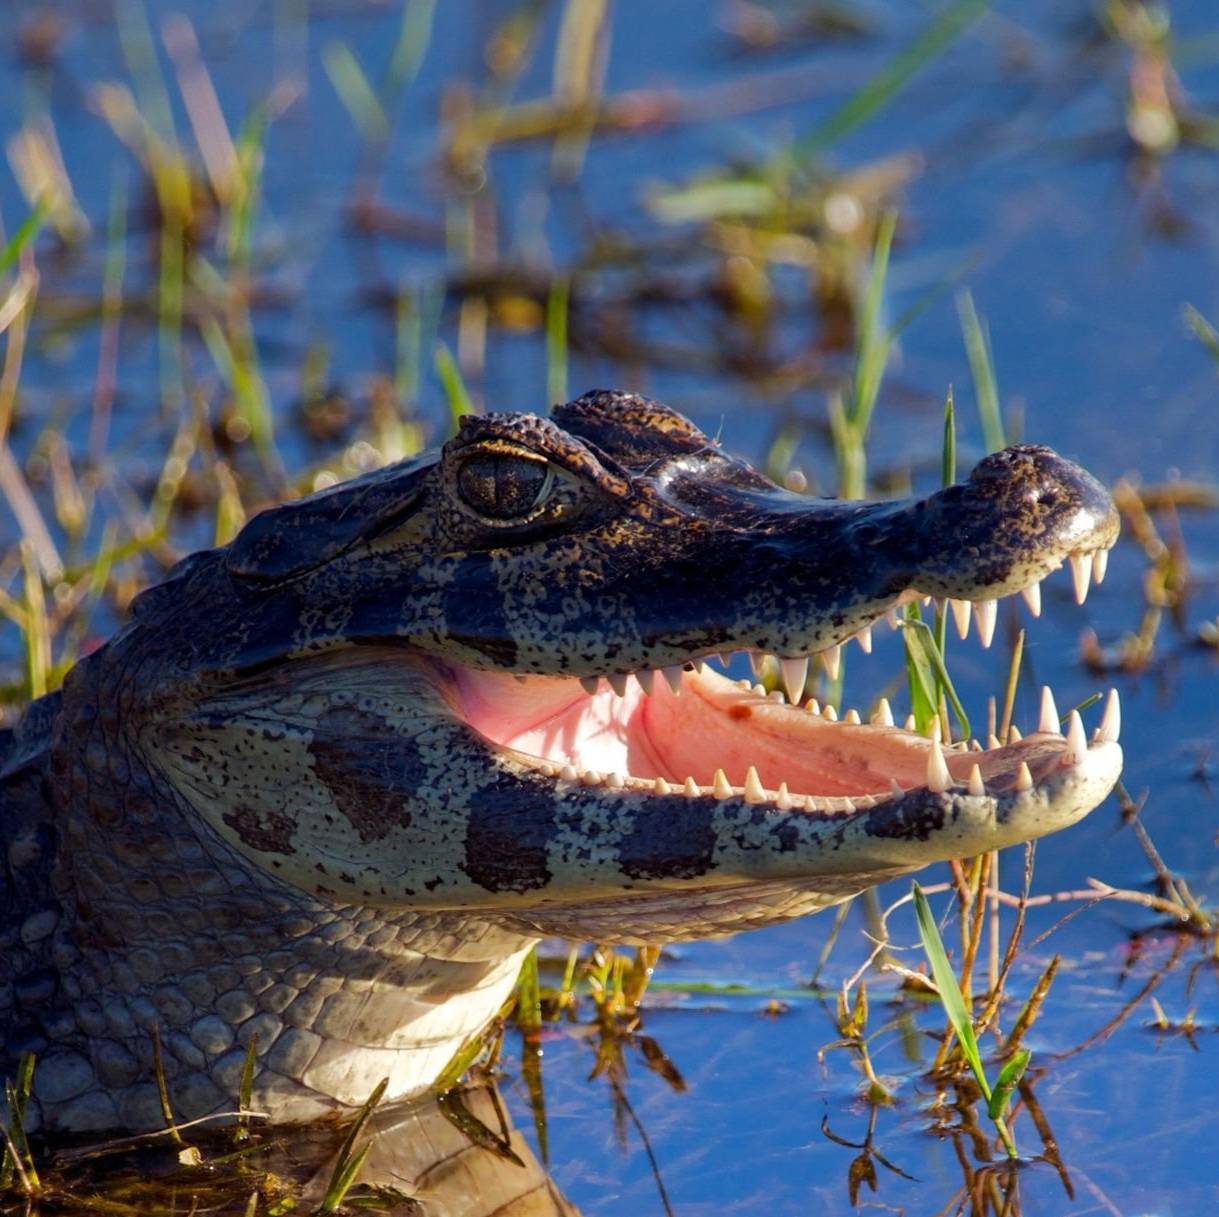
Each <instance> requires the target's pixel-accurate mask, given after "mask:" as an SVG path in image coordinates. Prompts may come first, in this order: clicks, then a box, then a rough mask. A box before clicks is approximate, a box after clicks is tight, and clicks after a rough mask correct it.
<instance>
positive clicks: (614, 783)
mask: <svg viewBox="0 0 1219 1217" xmlns="http://www.w3.org/2000/svg"><path fill="white" fill-rule="evenodd" d="M605 784H606V785H607V786H608V787H609V788H610V789H611V790H621V789H622V788H623V786H625V785H626V783H625V782H624V781H623V780H622V774H620V773H611V774H610V775H609V777H607V778H606V779H605Z"/></svg>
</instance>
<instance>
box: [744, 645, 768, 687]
mask: <svg viewBox="0 0 1219 1217" xmlns="http://www.w3.org/2000/svg"><path fill="white" fill-rule="evenodd" d="M745 656H746V658H747V659H748V660H749V671H750V673H751V674H752V675H753V678H754V680H757V678H758V675H759V673H760V672H761V671H762V664H763V663H764V662H765V661H766V656H765V655H758V654H755V653H754V652H753V651H746V652H745Z"/></svg>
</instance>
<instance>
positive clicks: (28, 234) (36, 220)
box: [0, 198, 51, 275]
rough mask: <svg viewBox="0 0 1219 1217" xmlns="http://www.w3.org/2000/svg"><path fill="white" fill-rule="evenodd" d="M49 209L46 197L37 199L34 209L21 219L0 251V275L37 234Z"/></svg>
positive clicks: (19, 255) (44, 221)
mask: <svg viewBox="0 0 1219 1217" xmlns="http://www.w3.org/2000/svg"><path fill="white" fill-rule="evenodd" d="M50 210H51V206H50V204H49V203H48V202H47V201H46V199H45V198H42V199H39V200H38V202H37V204H36V205H35V207H34V210H33V211H31V212H30V214H29V215H28V216H26V217H25V219H24V220H22V221H21V227H20V228H18V229H17V231H16V232H15V233H13V235H12V237H10V238H9V242H8V244H7V245H6V246H5V247H4V252H3V253H0V275H2V274H4V272H5V271H6V270H8V268H9V267H10V266H12V265H13V263H14V262H16V261H17V259H18V258H19V257H21V251H22V250H23V249H24V248H25V247H26V246H27V245H28V244H29V243H30V242H31V241H32V240H33V239H34V238H35V237H36V236H37V235H38V230H39V229H40V228H41V227H42V226H43V224H45V223H46V219H47V215H48V214H49V213H50Z"/></svg>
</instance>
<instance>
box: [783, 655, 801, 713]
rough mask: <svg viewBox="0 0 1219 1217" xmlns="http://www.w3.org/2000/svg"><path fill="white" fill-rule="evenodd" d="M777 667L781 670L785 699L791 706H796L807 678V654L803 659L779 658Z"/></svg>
mask: <svg viewBox="0 0 1219 1217" xmlns="http://www.w3.org/2000/svg"><path fill="white" fill-rule="evenodd" d="M779 667H780V668H781V669H782V672H783V687H784V688H785V689H786V690H787V699H788V701H790V702H791V704H792V705H793V706H798V705H799V704H800V695H801V694H802V693H803V692H804V682H805V681H806V680H808V656H807V655H806V656H805V657H804V658H803V659H780V660H779Z"/></svg>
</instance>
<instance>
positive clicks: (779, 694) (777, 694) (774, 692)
mask: <svg viewBox="0 0 1219 1217" xmlns="http://www.w3.org/2000/svg"><path fill="white" fill-rule="evenodd" d="M766 696H767V697H769V698H770V700H771V701H775V702H778V703H779V705H781V706H785V705H787V694H786V693H784V692H783V690H782V689H771V691H770V692H769V693H768V694H767V695H766Z"/></svg>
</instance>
